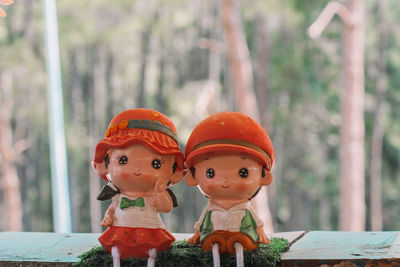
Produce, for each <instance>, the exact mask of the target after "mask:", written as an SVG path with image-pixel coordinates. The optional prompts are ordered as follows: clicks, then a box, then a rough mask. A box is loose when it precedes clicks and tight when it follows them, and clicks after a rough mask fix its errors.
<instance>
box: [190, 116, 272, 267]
mask: <svg viewBox="0 0 400 267" xmlns="http://www.w3.org/2000/svg"><path fill="white" fill-rule="evenodd" d="M273 161H274V149H273V146H272V143H271V140H270V138H269V136H268V135H267V133H266V132H265V130H264V129H263V128H262V127H261V125H259V124H258V123H257V122H256V121H254V120H253V119H251V118H249V117H248V116H245V115H243V114H240V113H236V112H222V113H218V114H215V115H212V116H210V117H208V118H206V119H205V120H203V121H202V122H200V123H199V124H198V125H197V126H196V128H195V129H194V130H193V132H192V134H191V135H190V137H189V140H188V142H187V145H186V164H187V167H188V168H189V169H190V173H191V175H190V174H189V175H188V176H187V177H186V183H187V184H188V185H189V186H195V185H198V187H199V189H200V191H201V192H202V193H203V194H204V195H205V196H206V197H207V198H208V199H209V202H208V204H207V207H206V208H205V210H204V211H203V213H202V215H201V216H200V219H199V221H198V222H196V223H195V230H196V231H195V234H194V235H193V236H192V237H191V238H190V239H188V243H190V244H198V243H201V247H202V249H203V250H206V251H208V250H212V251H213V258H214V266H219V254H218V252H221V253H224V252H228V253H232V254H233V253H235V252H236V261H237V266H243V248H244V249H245V250H254V249H256V248H257V247H258V244H259V243H264V244H269V243H270V241H269V239H268V237H267V236H266V234H265V233H264V230H263V225H264V224H263V222H262V221H261V220H260V218H259V217H258V216H257V214H256V212H255V210H254V208H253V206H252V204H251V203H250V200H251V199H252V198H253V197H255V195H256V194H257V193H258V191H259V190H260V188H261V186H264V185H269V184H270V183H271V182H272V180H273V176H272V174H271V172H270V170H271V167H272V164H273Z"/></svg>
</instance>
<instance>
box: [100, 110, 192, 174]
mask: <svg viewBox="0 0 400 267" xmlns="http://www.w3.org/2000/svg"><path fill="white" fill-rule="evenodd" d="M132 144H141V145H144V146H146V147H148V148H150V149H151V150H153V151H155V152H157V153H160V154H164V155H167V154H175V155H176V159H175V161H176V163H177V164H178V166H177V168H178V169H180V170H182V169H183V168H184V166H183V154H182V152H181V151H180V149H179V145H178V138H177V134H176V128H175V125H174V124H173V122H172V121H171V120H170V119H169V118H168V117H167V116H165V115H164V114H162V113H160V112H158V111H155V110H151V109H144V108H143V109H141V108H138V109H129V110H125V111H123V112H121V113H120V114H118V115H117V116H115V117H114V118H113V119H112V120H111V122H110V124H109V125H108V128H107V130H106V133H105V138H104V139H103V140H102V141H100V142H99V143H98V144H97V146H96V151H95V154H94V159H93V161H94V162H102V161H103V160H104V157H105V155H106V153H107V151H108V150H109V149H111V148H123V147H127V146H129V145H132Z"/></svg>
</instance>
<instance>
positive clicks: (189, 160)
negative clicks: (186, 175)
mask: <svg viewBox="0 0 400 267" xmlns="http://www.w3.org/2000/svg"><path fill="white" fill-rule="evenodd" d="M224 151H226V152H238V153H244V154H247V155H250V156H253V157H255V158H256V159H257V160H258V161H259V162H260V163H261V164H262V165H264V166H267V167H268V161H267V159H266V158H265V156H264V155H262V154H261V153H259V152H257V151H256V150H254V149H251V148H248V147H244V146H239V145H234V144H213V145H208V146H204V147H200V148H198V149H196V150H194V151H192V152H191V153H190V154H189V155H187V156H186V165H187V167H188V168H190V167H192V166H193V165H195V164H196V163H197V160H198V159H199V156H201V155H204V154H206V153H213V152H224Z"/></svg>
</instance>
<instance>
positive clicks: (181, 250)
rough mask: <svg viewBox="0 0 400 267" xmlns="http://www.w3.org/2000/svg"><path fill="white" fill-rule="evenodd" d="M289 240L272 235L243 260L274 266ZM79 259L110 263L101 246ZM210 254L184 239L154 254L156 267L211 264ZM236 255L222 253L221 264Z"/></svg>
mask: <svg viewBox="0 0 400 267" xmlns="http://www.w3.org/2000/svg"><path fill="white" fill-rule="evenodd" d="M288 244H289V243H288V241H287V240H286V239H283V238H272V239H271V244H269V245H263V244H261V245H260V247H259V248H257V249H256V250H254V251H245V252H244V262H245V264H246V265H248V266H257V267H258V266H260V267H261V266H263V267H267V266H276V264H277V263H278V262H279V261H280V258H281V252H283V251H284V250H285V248H286V247H287V246H288ZM80 259H81V261H80V262H79V263H77V264H76V265H77V266H82V267H86V266H112V258H111V257H110V255H109V254H107V252H106V251H105V250H104V249H103V248H102V247H96V248H93V249H92V250H90V251H88V252H86V253H84V254H82V255H81V256H80ZM146 262H147V260H146V259H135V258H130V259H124V260H121V266H145V265H146ZM212 264H213V263H212V253H211V252H203V251H202V250H201V248H200V246H199V245H197V246H194V245H189V244H187V243H186V241H176V242H175V243H174V244H173V245H172V247H171V249H170V250H167V251H163V252H160V253H158V254H157V258H156V265H157V266H171V267H172V266H173V267H178V266H182V267H184V266H212ZM235 265H236V258H235V255H229V254H224V255H221V266H235Z"/></svg>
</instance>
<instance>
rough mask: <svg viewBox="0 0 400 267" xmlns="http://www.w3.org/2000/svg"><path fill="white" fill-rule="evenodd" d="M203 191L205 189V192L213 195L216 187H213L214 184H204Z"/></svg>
mask: <svg viewBox="0 0 400 267" xmlns="http://www.w3.org/2000/svg"><path fill="white" fill-rule="evenodd" d="M205 189H206V192H209V193H213V192H215V191H216V190H217V187H216V186H215V184H211V183H210V184H206V186H205Z"/></svg>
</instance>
